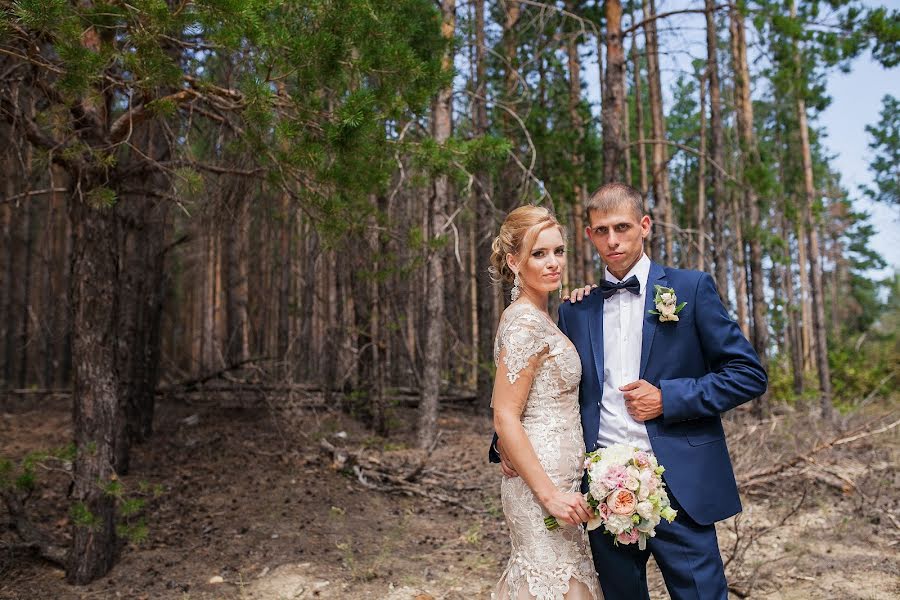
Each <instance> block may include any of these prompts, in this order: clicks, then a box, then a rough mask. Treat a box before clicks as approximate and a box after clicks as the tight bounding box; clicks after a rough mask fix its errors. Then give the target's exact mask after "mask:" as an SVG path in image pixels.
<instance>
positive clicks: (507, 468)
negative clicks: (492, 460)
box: [496, 438, 519, 477]
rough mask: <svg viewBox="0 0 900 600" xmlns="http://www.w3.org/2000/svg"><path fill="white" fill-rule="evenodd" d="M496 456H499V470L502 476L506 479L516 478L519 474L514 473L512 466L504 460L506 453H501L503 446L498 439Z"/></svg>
mask: <svg viewBox="0 0 900 600" xmlns="http://www.w3.org/2000/svg"><path fill="white" fill-rule="evenodd" d="M496 448H497V454H499V455H500V470H501V471H503V474H504V475H506V476H507V477H518V476H519V474H518V473H517V472H516V469H515V468H514V467H513V466H512V463H511V462H509V459H508V458H506V453H505V452H504V451H503V444H501V443H500V439H499V438H498V439H497V446H496Z"/></svg>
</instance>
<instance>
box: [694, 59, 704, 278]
mask: <svg viewBox="0 0 900 600" xmlns="http://www.w3.org/2000/svg"><path fill="white" fill-rule="evenodd" d="M698 87H699V88H700V155H699V156H698V157H697V258H696V260H695V261H694V268H696V269H697V270H698V271H703V270H705V269H706V74H705V73H702V74H701V75H700V81H699V82H698Z"/></svg>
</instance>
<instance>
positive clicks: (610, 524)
mask: <svg viewBox="0 0 900 600" xmlns="http://www.w3.org/2000/svg"><path fill="white" fill-rule="evenodd" d="M631 525H632V522H631V517H629V516H627V515H617V514H615V513H613V514H611V515H609V519H607V520H606V529H608V530H609V532H610V533H613V534H615V535H618V534H620V533H622V532H623V531H627V530H628V529H629V528H630V527H631Z"/></svg>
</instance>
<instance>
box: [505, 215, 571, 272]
mask: <svg viewBox="0 0 900 600" xmlns="http://www.w3.org/2000/svg"><path fill="white" fill-rule="evenodd" d="M554 226H555V227H558V228H559V233H560V234H561V235H562V237H563V239H565V237H566V230H565V228H563V226H562V225H560V224H559V221H557V220H556V217H555V216H553V213H551V212H550V211H549V210H547V209H546V208H544V207H543V206H534V205H532V204H526V205H525V206H520V207H519V208H517V209H515V210H514V211H512V212H511V213H509V215H507V217H506V220H505V221H503V225H501V226H500V233H499V235H497V237H495V238H494V242H493V243H492V244H491V267H490V272H491V274H492V275H493V276H494V280H495V281H497V282H500V281H505V282H507V283H512V281H513V279H514V278H515V273H513V272H512V269H510V268H509V265H508V264H507V263H506V255H507V254H512V255H514V256H518V257H520V259H521V257H523V256H527V255H528V253H529V252H531V249H532V248H533V247H534V242H535V241H536V240H537V237H538V235H539V234H540V233H541V232H542V231H543V230H545V229H547V228H548V227H554Z"/></svg>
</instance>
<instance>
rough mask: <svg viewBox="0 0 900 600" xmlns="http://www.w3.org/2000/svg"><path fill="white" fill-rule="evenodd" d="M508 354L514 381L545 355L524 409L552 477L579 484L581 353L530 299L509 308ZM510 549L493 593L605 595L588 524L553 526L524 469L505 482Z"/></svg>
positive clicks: (541, 599) (501, 598) (499, 349)
mask: <svg viewBox="0 0 900 600" xmlns="http://www.w3.org/2000/svg"><path fill="white" fill-rule="evenodd" d="M501 353H502V355H503V361H504V364H505V366H506V368H507V369H508V371H509V378H510V380H511V382H515V380H516V379H517V378H518V376H519V373H520V372H521V371H522V369H524V368H525V367H526V366H527V365H528V361H529V360H530V359H531V358H532V357H533V356H535V355H546V356H545V357H544V358H543V360H542V361H541V362H540V364H539V366H538V368H537V370H536V372H535V375H534V381H533V382H532V384H531V391H530V392H529V394H528V400H527V402H526V405H525V409H524V411H523V413H522V417H521V419H522V426H523V427H524V428H525V433H526V434H528V439H529V440H530V441H531V445H532V446H533V447H534V451H535V453H536V454H537V456H538V459H539V460H540V462H541V465H542V466H543V468H544V471H546V473H547V475H548V476H549V477H550V480H551V481H553V483H554V484H556V486H557V487H558V488H559V489H560V490H563V491H566V492H575V491H578V489H579V487H580V484H581V477H582V474H583V472H584V469H583V465H584V438H583V437H582V431H581V418H580V415H579V410H578V383H579V381H580V379H581V360H580V359H579V357H578V352H577V351H576V350H575V346H573V345H572V342H570V341H569V340H568V338H566V337H565V336H564V335H563V334H562V332H561V331H560V330H559V329H558V328H557V327H556V325H555V324H554V323H553V322H552V321H551V320H550V317H549V316H547V315H546V314H545V313H543V312H542V311H540V310H539V309H538V308H537V307H535V306H534V305H532V304H530V303H528V302H524V301H522V302H519V303H517V304H512V305H510V306H509V308H507V309H506V311H505V312H504V313H503V316H502V317H501V319H500V326H499V328H498V329H497V337H496V339H495V340H494V363H495V364H497V365H499V361H500V358H501ZM500 496H501V499H502V503H503V514H504V516H505V517H506V523H507V525H508V526H509V536H510V542H511V544H512V555H511V556H510V558H509V563H508V564H507V566H506V569H505V570H504V572H503V575H502V576H501V577H500V582H499V583H498V584H497V588H496V589H495V591H494V594H493V597H494V598H496V599H497V600H531V599H538V600H563V599H565V600H599V599H600V598H602V597H603V595H602V593H601V591H600V583H599V581H598V580H597V573H596V571H595V570H594V563H593V561H592V559H591V551H590V546H589V544H588V538H587V533H586V532H585V530H584V529H583V528H582V527H574V526H571V525H566V524H565V523H562V522H561V523H560V527H559V528H558V529H555V530H553V531H548V530H547V528H546V527H545V526H544V517H546V516H547V515H548V513H546V512H545V511H544V509H543V507H542V506H541V505H540V503H539V502H538V501H537V499H536V498H535V496H534V494H533V493H532V491H531V488H529V487H528V485H527V484H526V483H525V482H524V481H523V480H522V478H521V477H515V478H512V479H508V478H506V477H504V478H503V481H502V483H501V484H500Z"/></svg>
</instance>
